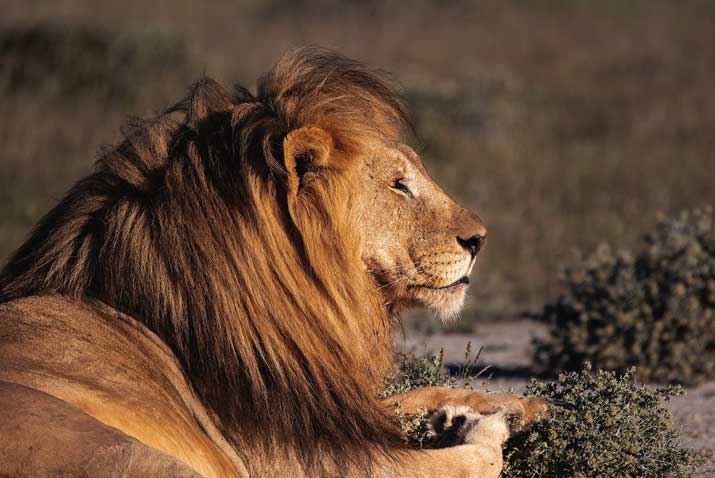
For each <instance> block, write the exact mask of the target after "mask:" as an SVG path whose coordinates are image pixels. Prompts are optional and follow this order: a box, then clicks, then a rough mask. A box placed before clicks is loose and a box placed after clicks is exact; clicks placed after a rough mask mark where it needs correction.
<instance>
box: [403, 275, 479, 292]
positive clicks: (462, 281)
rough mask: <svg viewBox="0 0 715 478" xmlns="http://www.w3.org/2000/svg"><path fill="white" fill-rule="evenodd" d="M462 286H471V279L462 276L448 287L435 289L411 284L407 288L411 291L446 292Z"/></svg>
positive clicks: (430, 286)
mask: <svg viewBox="0 0 715 478" xmlns="http://www.w3.org/2000/svg"><path fill="white" fill-rule="evenodd" d="M460 285H469V277H467V276H462V277H460V278H459V279H457V280H456V281H454V282H452V283H451V284H448V285H443V286H441V287H435V286H432V285H427V284H410V285H408V286H407V287H408V288H411V289H416V288H419V289H430V290H445V289H451V288H453V287H458V286H460Z"/></svg>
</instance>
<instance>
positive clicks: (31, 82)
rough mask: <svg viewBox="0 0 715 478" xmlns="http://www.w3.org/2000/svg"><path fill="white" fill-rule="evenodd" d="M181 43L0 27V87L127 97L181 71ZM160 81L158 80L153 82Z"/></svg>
mask: <svg viewBox="0 0 715 478" xmlns="http://www.w3.org/2000/svg"><path fill="white" fill-rule="evenodd" d="M187 63H188V60H187V55H186V52H185V48H184V45H183V43H182V42H180V41H179V40H177V39H176V38H174V37H171V36H168V35H163V34H159V33H152V32H144V33H132V34H130V33H128V32H119V31H115V30H110V29H106V28H104V27H99V26H90V25H74V24H64V23H48V24H37V25H19V26H10V27H5V28H3V29H0V64H2V65H3V68H2V75H1V76H0V89H3V90H5V91H7V92H9V93H14V92H19V91H30V92H33V93H35V94H36V93H37V92H47V91H49V92H52V93H56V94H58V95H61V96H63V97H70V98H71V97H75V96H77V95H78V94H81V93H85V92H98V93H100V94H103V95H105V96H106V97H108V98H112V99H115V100H120V101H123V100H126V99H131V98H132V96H133V95H134V94H136V92H137V90H139V89H140V87H141V85H142V84H143V83H145V82H147V81H150V82H153V83H154V82H157V81H158V80H161V79H162V77H163V76H164V75H166V74H167V73H172V72H175V71H177V70H182V69H185V68H186V65H187ZM159 83H161V81H159Z"/></svg>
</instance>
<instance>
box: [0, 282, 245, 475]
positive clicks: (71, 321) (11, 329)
mask: <svg viewBox="0 0 715 478" xmlns="http://www.w3.org/2000/svg"><path fill="white" fill-rule="evenodd" d="M0 380H1V381H5V382H10V383H14V384H18V385H22V386H24V387H28V388H30V389H34V390H37V391H39V392H42V393H43V394H46V395H48V396H51V397H54V398H55V399H58V400H60V401H62V402H65V403H67V404H69V406H72V407H76V408H78V409H79V410H80V411H81V412H84V413H85V414H87V415H89V416H90V417H91V418H93V419H95V420H97V421H98V422H99V423H101V424H103V425H105V426H109V427H112V428H115V429H117V430H120V431H121V432H123V433H124V434H126V435H128V436H131V437H134V438H136V439H137V440H139V441H140V442H142V443H144V444H146V445H149V446H150V447H152V448H154V449H157V450H160V451H162V452H164V453H167V454H169V455H172V456H174V457H177V458H179V459H180V460H181V461H183V462H185V463H187V464H189V465H191V466H192V467H193V468H194V469H196V470H198V471H199V472H201V473H204V474H207V475H214V474H220V473H216V471H217V470H220V471H221V472H231V473H233V474H236V462H237V459H236V458H235V456H232V453H231V452H232V450H231V449H230V448H229V447H227V445H226V443H225V442H224V441H223V438H222V437H221V435H220V433H219V432H218V431H217V430H215V428H213V426H212V423H211V421H210V420H209V418H208V416H207V413H206V411H205V410H204V408H203V406H202V405H201V404H200V402H199V401H198V400H197V399H196V397H195V395H194V392H193V389H192V387H191V385H190V384H189V382H188V381H187V380H186V377H185V375H184V372H183V370H182V369H181V367H180V365H179V363H178V361H177V360H176V357H175V356H174V355H173V353H172V352H171V351H170V349H169V348H168V347H167V346H166V345H165V344H163V343H162V342H161V340H160V339H158V337H156V336H155V335H154V334H153V333H152V332H151V331H149V330H148V329H147V328H146V327H145V326H143V325H142V324H140V323H139V322H137V321H135V320H133V319H132V318H130V317H128V316H126V315H124V314H121V313H119V312H116V311H114V310H112V309H111V308H109V307H107V306H103V305H101V304H90V303H85V302H78V301H72V300H69V299H66V298H62V297H57V296H44V297H30V298H25V299H19V300H16V301H12V302H8V303H4V304H0Z"/></svg>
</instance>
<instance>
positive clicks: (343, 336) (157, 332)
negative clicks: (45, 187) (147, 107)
mask: <svg viewBox="0 0 715 478" xmlns="http://www.w3.org/2000/svg"><path fill="white" fill-rule="evenodd" d="M177 115H183V116H182V117H181V118H178V121H177V118H176V116H177ZM406 122H407V120H406V113H405V110H404V108H403V106H402V103H401V102H400V100H399V98H398V97H396V96H395V95H394V94H393V93H392V92H391V91H390V90H389V89H388V88H387V86H386V85H385V84H384V83H383V82H382V81H381V80H380V79H379V77H377V76H376V75H375V74H374V72H372V71H370V70H369V69H366V68H365V67H364V66H362V65H359V64H357V63H355V62H352V61H350V60H347V59H345V58H342V57H340V56H337V55H334V54H332V53H327V52H325V51H321V50H311V49H307V50H299V51H297V52H294V53H293V54H292V55H288V56H286V57H285V58H284V59H283V60H281V61H280V62H279V63H278V64H277V65H276V66H275V67H274V69H273V70H272V71H271V72H270V73H269V74H267V75H266V76H265V77H263V78H262V79H261V80H260V81H259V84H258V93H257V95H256V96H254V95H252V94H250V93H249V92H248V91H247V90H243V89H239V90H238V91H237V92H236V94H235V95H234V96H231V95H230V94H229V93H228V92H226V91H225V90H224V89H223V88H221V87H220V86H219V85H218V84H216V83H215V82H213V81H211V80H203V81H201V82H199V83H198V84H197V85H196V86H195V87H194V88H193V89H192V91H191V93H190V95H189V97H188V98H187V99H186V100H184V101H182V102H181V103H179V104H178V105H177V106H176V107H174V108H173V109H172V110H170V111H169V112H167V113H166V114H164V115H162V116H160V117H158V118H155V119H154V120H152V121H147V122H142V123H139V124H137V125H135V126H134V127H133V128H132V129H131V130H130V131H128V132H127V134H126V139H125V140H124V141H123V142H122V143H121V144H120V145H118V146H117V147H115V148H113V149H111V150H108V151H107V152H106V154H104V155H103V156H102V157H101V158H100V159H99V161H98V163H97V167H96V170H95V172H93V173H92V174H90V175H89V176H87V177H85V178H84V179H82V180H80V181H79V182H78V183H77V184H76V185H75V186H74V187H73V188H72V190H71V191H70V192H69V193H68V194H67V195H66V196H65V197H64V198H63V199H62V200H61V201H60V203H59V204H58V205H57V206H56V207H55V208H53V209H52V210H51V211H50V212H49V213H48V214H47V215H46V216H45V217H44V218H43V219H42V220H41V221H40V223H39V224H38V226H37V227H36V228H35V230H34V231H33V233H32V235H31V236H30V238H29V239H28V240H27V241H26V242H25V243H24V244H23V245H22V246H21V247H20V248H19V249H18V251H17V252H16V253H15V255H14V256H13V257H12V258H11V259H10V261H9V262H8V264H7V265H6V266H5V268H4V269H3V270H2V273H0V381H2V382H3V385H2V387H3V388H2V390H0V393H4V394H6V395H11V396H14V397H17V396H19V395H22V394H26V395H27V397H28V400H30V401H32V403H35V402H36V403H37V404H38V406H37V407H34V408H33V406H32V405H28V406H27V407H24V406H23V404H21V403H20V404H18V403H14V404H13V405H12V407H13V408H12V409H11V411H10V412H8V409H7V408H4V409H3V412H4V413H13V412H12V411H13V410H14V411H15V412H16V414H17V415H18V416H21V415H22V414H23V413H24V414H29V415H28V416H34V415H33V414H35V413H36V412H38V410H44V411H43V412H42V413H49V412H46V410H49V409H51V408H52V407H55V408H57V407H59V408H61V409H62V410H60V411H58V412H57V413H60V415H62V414H64V415H62V416H66V417H69V418H68V420H66V421H61V422H62V423H75V422H76V423H78V424H80V425H77V426H78V427H80V428H82V427H87V428H88V429H91V431H92V433H95V434H98V435H102V436H109V435H111V434H114V435H112V436H114V437H115V439H116V440H117V443H118V445H117V447H118V449H119V450H124V451H122V452H121V453H124V455H127V454H129V456H134V455H132V453H136V454H137V460H139V457H140V456H142V457H145V459H146V457H147V456H152V457H154V456H155V458H152V459H151V460H150V461H151V462H152V465H151V466H154V465H153V464H156V463H163V464H165V468H166V469H167V470H169V469H171V470H178V469H180V468H181V467H182V466H186V467H189V469H190V470H195V471H196V472H197V473H200V474H202V475H204V476H216V477H219V476H290V477H297V476H303V475H308V476H311V477H312V476H319V475H321V474H330V475H339V476H356V475H359V474H363V475H364V474H366V473H367V474H371V475H372V476H385V477H387V476H390V477H393V476H394V477H397V476H415V475H416V474H417V475H423V476H437V475H439V474H442V473H445V474H447V475H448V476H452V475H451V474H450V473H451V472H454V473H453V475H454V476H457V473H463V474H465V475H464V476H479V475H478V473H483V472H484V473H487V475H488V476H496V475H498V473H499V468H500V466H501V457H500V446H501V443H503V441H504V439H505V437H506V428H505V425H504V420H503V417H498V416H497V417H495V418H493V419H490V420H485V421H484V424H483V425H477V426H475V427H474V430H473V431H472V432H470V433H465V434H463V435H464V436H465V437H468V439H467V438H465V441H464V443H465V444H464V445H461V446H457V447H454V448H450V449H445V450H434V451H432V452H429V453H414V452H408V451H407V450H406V446H405V444H404V442H403V440H402V437H401V436H400V434H399V429H398V428H397V426H396V425H395V423H394V420H393V418H392V417H391V415H390V413H391V412H390V410H389V409H388V408H387V407H385V406H384V404H381V403H380V402H379V401H378V399H377V398H376V397H377V393H378V391H379V387H380V385H381V384H382V381H383V379H384V376H385V373H386V371H387V370H388V367H389V366H390V364H391V358H392V357H391V355H392V354H391V352H392V349H391V346H392V339H391V327H392V326H393V319H394V318H395V316H396V315H397V314H398V313H399V310H400V308H402V307H404V306H406V305H415V304H417V305H426V306H429V307H432V308H434V309H435V310H437V311H441V312H442V313H443V315H444V316H451V315H454V313H455V312H456V311H457V310H458V309H459V307H460V306H461V303H462V300H463V298H464V291H465V289H466V284H468V283H469V281H468V278H467V276H468V275H469V273H470V272H471V269H472V267H473V265H474V262H475V257H476V252H477V251H478V250H479V246H480V244H481V241H482V240H483V239H484V235H485V234H486V230H485V228H484V226H483V225H482V224H481V222H480V221H479V219H478V218H477V217H476V216H475V215H473V214H472V213H470V212H469V211H467V210H465V209H464V208H462V207H461V206H459V205H458V204H456V203H455V202H454V201H453V200H451V198H449V197H448V196H447V195H446V193H444V192H443V191H442V190H441V189H440V188H439V187H438V186H437V185H436V183H434V181H432V180H431V179H430V178H429V176H428V175H427V173H426V171H425V170H424V168H423V167H422V165H421V163H420V161H419V158H418V157H417V155H416V154H414V152H412V151H411V150H409V151H408V148H407V147H406V146H400V145H401V144H402V143H401V141H402V140H403V138H402V136H404V134H405V130H406V129H408V128H407V126H406ZM395 145H397V146H395ZM400 181H402V182H400ZM407 184H409V187H410V188H412V189H411V190H410V189H408V186H407ZM376 206H377V207H376ZM398 218H399V220H398ZM408 220H409V221H408ZM18 387H20V388H18ZM22 387H24V388H22ZM448 397H449V394H446V395H445V394H437V395H435V394H434V393H432V394H431V395H429V407H430V408H437V407H439V406H441V405H442V404H443V402H444V401H445V400H447V401H448ZM412 398H414V400H411V403H418V402H419V401H420V400H419V393H417V392H416V393H415V394H414V395H413V397H412ZM58 400H59V403H58V402H57V401H58ZM460 400H462V399H461V398H460ZM499 400H502V399H501V398H500V399H499ZM487 401H489V400H487ZM507 401H508V400H507ZM46 402H47V403H46ZM49 402H52V403H49ZM62 404H64V405H62ZM488 405H489V406H490V407H491V408H492V409H498V408H499V407H496V408H495V407H494V406H493V404H488ZM520 406H521V405H520ZM5 407H6V405H5ZM38 407H39V408H38ZM63 407H64V408H63ZM522 408H523V406H522ZM492 411H493V410H492ZM38 413H39V412H38ZM48 416H49V417H52V416H55V415H52V414H50V415H48ZM35 418H36V417H35ZM70 419H71V420H70ZM63 420H64V419H63ZM13 423H14V422H13ZM33 423H34V422H33ZM8 426H10V425H8ZM6 431H8V432H11V431H12V433H15V435H17V434H18V433H19V434H20V435H17V436H20V437H22V434H21V433H20V432H19V431H18V430H17V429H13V430H6ZM80 431H81V430H80ZM28 433H30V432H28ZM56 433H57V434H58V435H57V436H64V435H67V434H69V435H70V436H73V437H75V436H79V435H78V431H77V430H59V431H56ZM107 434H109V435H107ZM57 442H58V440H55V441H54V442H53V443H57ZM100 442H101V440H100ZM32 443H34V441H33V440H32V439H31V437H29V436H28V440H27V442H26V444H27V446H32ZM101 443H103V442H101ZM141 444H143V445H144V446H145V447H146V449H144V448H142V447H141ZM75 445H76V446H79V444H78V443H75ZM48 446H50V445H48ZM0 448H2V449H0V474H2V473H3V472H4V470H7V469H8V468H7V467H8V466H10V467H12V466H15V465H14V461H15V460H16V459H18V458H19V457H21V456H25V457H27V456H30V455H32V454H31V453H30V455H28V453H29V452H28V450H27V449H25V448H23V447H22V443H21V444H20V445H19V448H12V449H8V448H7V447H5V448H3V447H2V444H0ZM8 450H10V451H9V452H8ZM23 450H24V451H23ZM127 450H129V451H127ZM55 451H56V450H55ZM3 453H5V454H3ZM7 453H14V455H8V454H7ZM23 453H24V455H23ZM152 454H154V455H152ZM115 455H116V450H115ZM115 455H112V454H111V453H110V454H107V452H106V450H98V456H115ZM38 456H39V455H38ZM53 456H55V455H53ZM172 457H173V459H174V460H175V461H174V462H172V461H171V459H172ZM29 459H32V457H31V456H30V458H29ZM68 459H69V458H68ZM77 460H79V461H78V463H80V462H81V463H84V462H82V460H86V456H85V455H83V456H81V457H79V458H77ZM152 460H153V461H152ZM129 461H130V462H131V463H133V465H132V466H135V468H134V472H136V473H134V474H131V473H128V474H127V476H141V473H139V472H137V468H136V466H137V461H136V460H134V461H132V460H129ZM140 461H141V460H140ZM50 462H52V460H50V461H49V462H48V463H50ZM43 463H44V462H43ZM52 463H54V462H52ZM85 464H86V463H85ZM38 466H40V465H38ZM77 466H79V467H80V468H81V465H77ZM87 466H89V465H87ZM92 466H98V465H97V463H94V464H93V465H92ZM172 467H173V468H172ZM109 469H111V467H110V468H105V471H106V473H105V474H110V473H109V472H108V471H107V470H109ZM484 470H487V471H488V472H485V471H484ZM176 473H179V472H176ZM181 473H183V471H182V472H181ZM6 474H9V475H10V476H12V475H13V473H6ZM38 474H43V473H42V470H40V471H38ZM44 474H47V473H44ZM57 474H58V475H63V473H62V470H60V471H58V472H57ZM179 474H180V473H179ZM64 475H66V476H76V474H73V473H70V472H69V471H68V472H67V473H64ZM147 475H151V476H155V475H156V470H155V471H154V472H152V473H148V474H147ZM157 476H158V475H157ZM485 476H486V475H485Z"/></svg>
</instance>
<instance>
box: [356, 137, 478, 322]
mask: <svg viewBox="0 0 715 478" xmlns="http://www.w3.org/2000/svg"><path fill="white" fill-rule="evenodd" d="M361 164H362V167H361V168H360V170H359V173H358V174H359V176H360V177H359V179H358V181H357V182H358V184H359V186H358V188H357V194H358V195H359V199H358V201H357V205H358V206H357V207H358V209H359V214H358V221H359V227H360V230H361V231H362V232H363V241H362V243H363V250H362V257H363V261H364V263H365V265H366V267H367V269H368V271H369V272H370V273H371V274H372V275H373V276H374V277H375V279H376V280H377V282H378V284H379V285H380V288H381V290H382V291H383V293H384V294H385V298H386V300H387V301H388V302H389V303H390V304H395V305H398V306H402V305H422V306H426V307H429V308H430V309H432V310H433V311H434V312H435V313H436V314H437V315H438V316H439V317H440V318H442V319H443V320H444V319H448V318H451V317H454V316H455V315H456V314H457V313H458V312H459V310H460V309H461V307H462V304H463V303H464V297H465V293H466V289H467V287H468V285H469V275H470V274H471V272H472V269H473V268H474V264H475V262H476V256H477V253H478V252H479V250H480V248H481V246H482V245H483V242H484V239H485V238H486V234H487V230H486V228H485V226H484V224H482V222H481V220H480V219H479V217H477V216H476V215H475V214H474V213H472V212H471V211H469V210H467V209H465V208H464V207H462V206H460V205H459V204H457V203H456V202H455V201H454V200H453V199H452V198H450V197H449V196H448V195H447V194H446V193H445V192H444V191H443V190H442V189H441V188H440V187H439V186H438V185H437V183H435V182H434V180H432V178H430V176H429V175H428V174H427V171H426V170H425V168H424V166H423V165H422V161H421V160H420V158H419V157H418V156H417V154H416V153H415V152H414V151H413V150H412V149H410V148H409V147H407V146H405V145H397V146H395V147H383V146H380V147H374V148H372V149H370V150H369V151H368V152H366V154H365V158H364V160H363V161H361Z"/></svg>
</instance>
